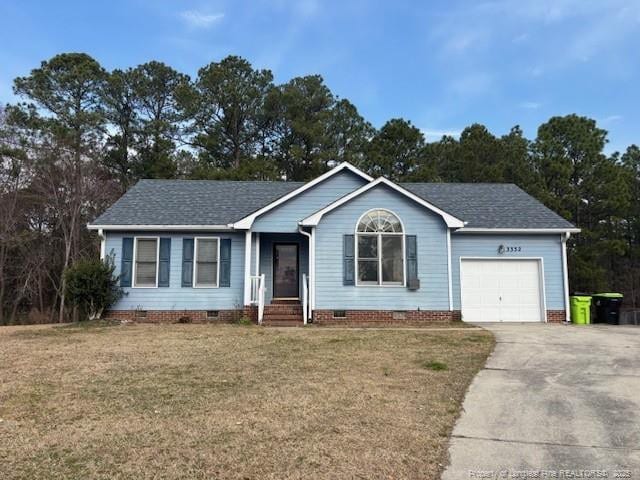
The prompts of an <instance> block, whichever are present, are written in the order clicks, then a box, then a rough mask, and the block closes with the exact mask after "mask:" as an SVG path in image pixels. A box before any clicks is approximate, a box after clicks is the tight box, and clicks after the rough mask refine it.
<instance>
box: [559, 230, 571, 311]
mask: <svg viewBox="0 0 640 480" xmlns="http://www.w3.org/2000/svg"><path fill="white" fill-rule="evenodd" d="M570 236H571V233H569V232H565V233H564V234H563V235H560V241H561V243H562V275H563V277H564V309H565V314H566V318H565V321H566V322H567V323H570V322H571V309H570V307H569V268H568V266H567V240H569V237H570Z"/></svg>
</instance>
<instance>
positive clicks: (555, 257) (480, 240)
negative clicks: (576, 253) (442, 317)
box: [451, 233, 565, 310]
mask: <svg viewBox="0 0 640 480" xmlns="http://www.w3.org/2000/svg"><path fill="white" fill-rule="evenodd" d="M500 245H505V246H520V247H522V250H521V251H520V252H516V253H506V252H505V253H503V254H498V247H499V246H500ZM460 257H491V258H510V257H541V258H542V259H543V264H544V289H545V295H546V306H547V310H563V309H564V308H565V307H564V287H563V282H564V280H563V279H564V276H563V273H562V243H561V241H560V235H493V234H491V235H489V234H485V235H481V234H477V235H476V234H467V233H464V234H463V233H459V234H455V233H454V234H452V235H451V278H452V281H453V308H454V309H455V310H460Z"/></svg>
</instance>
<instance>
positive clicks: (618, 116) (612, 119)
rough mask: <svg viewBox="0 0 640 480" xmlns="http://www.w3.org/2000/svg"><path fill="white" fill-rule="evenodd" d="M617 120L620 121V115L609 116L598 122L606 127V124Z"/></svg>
mask: <svg viewBox="0 0 640 480" xmlns="http://www.w3.org/2000/svg"><path fill="white" fill-rule="evenodd" d="M619 120H622V115H609V116H608V117H604V118H601V119H600V120H598V122H599V123H601V124H603V125H606V124H608V123H613V122H617V121H619Z"/></svg>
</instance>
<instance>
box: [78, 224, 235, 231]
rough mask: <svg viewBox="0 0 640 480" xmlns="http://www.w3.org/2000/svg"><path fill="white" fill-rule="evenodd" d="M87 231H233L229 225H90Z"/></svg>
mask: <svg viewBox="0 0 640 480" xmlns="http://www.w3.org/2000/svg"><path fill="white" fill-rule="evenodd" d="M87 229H89V230H163V231H164V230H233V227H232V226H231V225H92V224H88V225H87Z"/></svg>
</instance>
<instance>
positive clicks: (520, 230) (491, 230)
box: [454, 227, 580, 234]
mask: <svg viewBox="0 0 640 480" xmlns="http://www.w3.org/2000/svg"><path fill="white" fill-rule="evenodd" d="M454 233H496V234H500V233H532V234H545V233H548V234H550V233H580V229H579V228H475V227H464V228H460V229H458V230H455V232H454Z"/></svg>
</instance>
